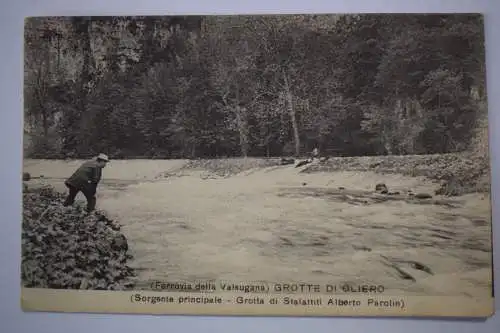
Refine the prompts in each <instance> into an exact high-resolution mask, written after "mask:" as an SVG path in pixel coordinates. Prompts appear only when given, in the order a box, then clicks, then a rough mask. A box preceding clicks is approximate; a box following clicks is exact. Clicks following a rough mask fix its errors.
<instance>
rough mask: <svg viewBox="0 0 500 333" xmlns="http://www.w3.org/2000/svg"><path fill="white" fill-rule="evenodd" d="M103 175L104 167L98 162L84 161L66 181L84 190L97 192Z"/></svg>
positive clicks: (67, 183)
mask: <svg viewBox="0 0 500 333" xmlns="http://www.w3.org/2000/svg"><path fill="white" fill-rule="evenodd" d="M101 176H102V168H101V167H99V166H98V165H97V162H96V161H88V162H85V163H83V164H82V165H81V166H80V167H79V168H78V169H77V170H76V171H75V173H73V174H72V175H71V177H69V178H68V179H67V180H66V182H65V183H66V185H71V186H73V187H75V188H77V189H79V190H81V191H82V192H87V193H94V194H95V191H96V189H97V184H99V182H100V181H101Z"/></svg>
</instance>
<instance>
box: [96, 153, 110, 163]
mask: <svg viewBox="0 0 500 333" xmlns="http://www.w3.org/2000/svg"><path fill="white" fill-rule="evenodd" d="M97 159H98V160H102V161H105V162H109V158H108V155H105V154H103V153H100V154H99V155H97Z"/></svg>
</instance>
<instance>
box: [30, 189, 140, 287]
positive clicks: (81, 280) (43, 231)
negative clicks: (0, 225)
mask: <svg viewBox="0 0 500 333" xmlns="http://www.w3.org/2000/svg"><path fill="white" fill-rule="evenodd" d="M63 200H64V198H63V195H62V194H60V193H58V192H56V191H55V190H54V189H53V188H52V187H50V186H43V187H38V188H30V185H26V184H25V187H24V192H23V206H24V207H23V221H22V263H21V280H22V285H23V286H24V287H34V288H54V289H94V290H126V289H131V288H133V286H134V276H135V273H134V271H133V269H132V268H130V267H129V266H128V265H127V261H128V260H130V259H131V258H132V256H131V255H130V254H128V243H127V239H126V238H125V236H124V235H123V234H122V233H121V232H120V225H119V224H117V223H116V222H114V221H112V220H110V219H108V218H107V217H106V216H105V215H104V214H103V213H102V212H93V213H91V214H87V213H86V212H85V210H84V207H81V206H74V207H63V205H62V203H63Z"/></svg>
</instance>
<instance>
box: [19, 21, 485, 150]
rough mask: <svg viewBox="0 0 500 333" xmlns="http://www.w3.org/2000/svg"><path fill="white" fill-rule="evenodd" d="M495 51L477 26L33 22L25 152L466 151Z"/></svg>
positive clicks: (28, 31) (27, 51) (479, 129)
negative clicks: (488, 57)
mask: <svg viewBox="0 0 500 333" xmlns="http://www.w3.org/2000/svg"><path fill="white" fill-rule="evenodd" d="M484 47H485V46H484V30H483V17H482V16H481V15H479V14H446V15H438V14H422V15H416V14H390V15H389V14H371V15H368V14H366V15H354V14H353V15H326V14H324V15H263V16H251V15H246V16H245V15H238V16H146V17H139V16H134V17H118V16H117V17H100V16H97V17H31V18H27V19H26V20H25V47H24V156H25V157H30V158H51V159H53V158H57V159H59V158H87V157H90V156H92V155H95V154H97V153H99V152H104V153H106V154H108V155H109V156H110V157H111V158H115V159H126V158H165V159H171V158H172V159H174V158H221V157H247V156H248V157H250V156H253V157H276V156H301V155H304V154H307V153H308V152H310V151H311V150H312V149H313V148H315V147H318V148H319V150H320V151H321V153H322V154H328V155H330V156H363V155H364V156H366V155H415V154H443V153H455V152H466V151H470V150H473V149H474V145H475V144H476V143H477V141H478V140H479V141H481V139H482V140H483V144H484V140H486V141H487V132H486V129H487V126H488V125H487V107H486V83H485V79H486V73H485V51H484ZM481 136H482V138H481ZM478 137H479V138H478Z"/></svg>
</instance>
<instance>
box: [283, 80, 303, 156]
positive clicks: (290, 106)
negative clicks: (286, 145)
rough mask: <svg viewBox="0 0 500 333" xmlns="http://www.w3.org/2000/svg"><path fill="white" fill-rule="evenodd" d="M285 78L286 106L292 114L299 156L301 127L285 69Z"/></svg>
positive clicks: (296, 149)
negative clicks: (299, 126)
mask: <svg viewBox="0 0 500 333" xmlns="http://www.w3.org/2000/svg"><path fill="white" fill-rule="evenodd" d="M283 79H284V81H285V98H286V107H287V111H288V114H289V115H290V119H291V121H292V127H293V137H294V141H295V155H296V157H298V156H299V155H300V136H299V128H298V125H297V119H296V117H295V108H294V107H293V95H292V91H291V89H290V83H289V80H288V77H287V75H286V73H285V72H284V71H283Z"/></svg>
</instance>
